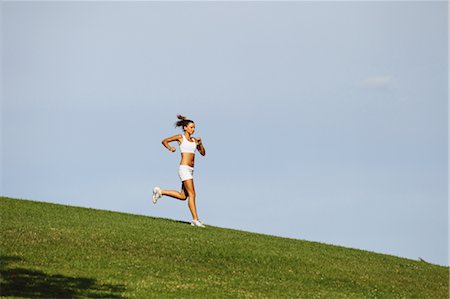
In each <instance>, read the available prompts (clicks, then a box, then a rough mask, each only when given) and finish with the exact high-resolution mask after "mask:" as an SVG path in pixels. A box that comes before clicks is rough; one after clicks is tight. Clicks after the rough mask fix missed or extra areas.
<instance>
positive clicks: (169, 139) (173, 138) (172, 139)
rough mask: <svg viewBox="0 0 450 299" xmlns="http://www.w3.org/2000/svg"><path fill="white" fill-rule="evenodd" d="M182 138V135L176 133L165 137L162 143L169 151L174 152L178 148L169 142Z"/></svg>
mask: <svg viewBox="0 0 450 299" xmlns="http://www.w3.org/2000/svg"><path fill="white" fill-rule="evenodd" d="M180 138H181V135H179V134H178V135H174V136H172V137H168V138H166V139H164V140H163V141H162V142H161V143H162V144H163V145H164V147H165V148H167V149H168V150H169V151H171V152H174V151H176V148H174V147H173V146H170V145H169V142H172V141H179V140H180Z"/></svg>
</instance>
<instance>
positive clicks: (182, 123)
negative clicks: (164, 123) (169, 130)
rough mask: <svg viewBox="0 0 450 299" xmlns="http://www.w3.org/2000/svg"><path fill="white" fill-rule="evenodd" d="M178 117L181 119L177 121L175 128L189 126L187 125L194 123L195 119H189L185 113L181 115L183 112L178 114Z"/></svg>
mask: <svg viewBox="0 0 450 299" xmlns="http://www.w3.org/2000/svg"><path fill="white" fill-rule="evenodd" d="M177 118H178V119H179V121H177V122H176V123H175V128H176V127H181V128H184V126H187V125H189V124H190V123H194V121H193V120H190V119H188V118H187V117H186V116H183V115H181V114H178V115H177Z"/></svg>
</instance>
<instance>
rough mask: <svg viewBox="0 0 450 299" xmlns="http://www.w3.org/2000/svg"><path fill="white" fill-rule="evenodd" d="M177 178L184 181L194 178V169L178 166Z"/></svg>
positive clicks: (187, 166)
mask: <svg viewBox="0 0 450 299" xmlns="http://www.w3.org/2000/svg"><path fill="white" fill-rule="evenodd" d="M178 176H179V177H180V180H181V181H182V182H183V181H186V180H190V179H193V178H194V167H191V166H189V165H180V168H178Z"/></svg>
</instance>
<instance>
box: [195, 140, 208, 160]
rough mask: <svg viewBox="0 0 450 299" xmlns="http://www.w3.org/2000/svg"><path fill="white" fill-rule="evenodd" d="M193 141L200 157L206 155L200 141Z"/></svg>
mask: <svg viewBox="0 0 450 299" xmlns="http://www.w3.org/2000/svg"><path fill="white" fill-rule="evenodd" d="M195 139H196V140H197V149H198V152H199V153H200V154H201V155H202V156H204V155H206V151H205V147H204V146H203V143H202V139H201V138H195Z"/></svg>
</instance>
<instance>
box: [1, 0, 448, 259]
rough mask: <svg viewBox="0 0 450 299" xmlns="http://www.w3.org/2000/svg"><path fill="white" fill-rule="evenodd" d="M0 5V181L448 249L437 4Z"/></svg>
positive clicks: (413, 247)
mask: <svg viewBox="0 0 450 299" xmlns="http://www.w3.org/2000/svg"><path fill="white" fill-rule="evenodd" d="M1 5H2V15H1V19H2V20H1V21H2V44H1V50H2V73H3V77H2V86H3V94H2V103H1V104H2V132H1V133H2V137H3V139H2V142H3V143H2V158H3V161H2V190H1V194H2V195H5V196H11V197H18V198H26V199H32V200H38V201H46V202H54V203H61V204H68V205H75V206H83V207H94V208H98V209H107V210H114V211H122V212H127V213H135V214H143V215H149V216H155V217H165V218H171V219H178V220H183V221H189V220H190V213H189V210H188V208H187V203H186V202H180V201H176V200H175V199H172V198H163V199H162V200H160V201H159V202H158V204H157V205H153V204H152V203H151V195H152V189H153V187H154V186H155V185H159V186H161V187H162V188H163V189H179V188H180V185H181V184H180V181H179V178H178V174H177V169H178V164H179V161H180V152H179V150H178V148H177V151H176V152H175V153H171V152H169V151H168V150H166V149H165V148H164V147H163V146H162V145H161V140H162V139H164V138H166V137H168V136H172V135H175V134H177V133H180V132H181V131H180V130H179V129H175V128H174V126H173V124H174V122H175V121H176V115H177V114H178V113H181V114H184V115H186V116H188V117H189V118H191V119H193V120H194V121H195V122H196V128H197V130H196V133H195V136H199V137H202V139H203V142H204V145H205V148H206V151H207V154H206V157H202V156H201V155H199V154H197V157H196V165H195V180H194V182H195V186H196V190H197V194H198V195H197V205H198V212H199V215H200V218H201V219H202V220H203V221H204V222H205V223H206V224H210V225H215V226H221V227H228V228H235V229H240V230H246V231H253V232H260V233H265V234H273V235H279V236H285V237H292V238H297V239H304V240H311V241H318V242H323V243H328V244H336V245H342V246H347V247H353V248H360V249H365V250H370V251H375V252H380V253H387V254H392V255H397V256H402V257H407V258H411V259H417V258H418V257H421V258H423V259H425V260H427V261H430V262H433V263H438V264H442V265H448V198H447V190H448V186H447V183H448V156H447V150H448V143H447V140H448V131H447V130H448V129H447V125H448V103H447V97H448V94H447V92H448V90H447V85H448V56H447V51H448V29H447V25H448V4H447V2H128V3H127V2H3V3H2V4H1ZM174 146H176V144H174Z"/></svg>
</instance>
